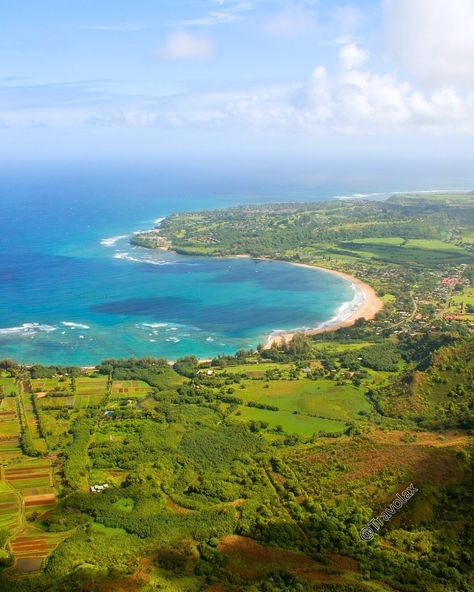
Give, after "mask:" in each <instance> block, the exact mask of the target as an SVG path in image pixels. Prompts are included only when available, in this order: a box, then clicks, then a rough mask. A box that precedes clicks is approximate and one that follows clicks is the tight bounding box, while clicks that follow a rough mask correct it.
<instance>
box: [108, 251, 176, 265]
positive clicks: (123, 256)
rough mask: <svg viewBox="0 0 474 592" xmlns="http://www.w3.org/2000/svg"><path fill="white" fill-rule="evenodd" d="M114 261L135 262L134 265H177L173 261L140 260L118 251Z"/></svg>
mask: <svg viewBox="0 0 474 592" xmlns="http://www.w3.org/2000/svg"><path fill="white" fill-rule="evenodd" d="M114 259H123V260H125V261H133V262H134V263H148V265H176V264H175V263H174V262H172V261H164V260H163V259H140V258H139V257H133V256H132V255H130V253H127V252H124V251H117V252H116V253H115V254H114Z"/></svg>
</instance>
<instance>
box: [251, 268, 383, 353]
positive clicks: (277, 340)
mask: <svg viewBox="0 0 474 592" xmlns="http://www.w3.org/2000/svg"><path fill="white" fill-rule="evenodd" d="M262 260H264V261H275V259H262ZM280 262H281V263H289V264H290V265H295V266H298V267H305V268H307V269H317V270H318V271H325V272H327V273H331V274H333V275H337V276H339V277H340V278H343V279H345V280H347V281H349V282H350V283H351V284H352V286H353V287H354V292H355V293H354V298H353V299H352V300H351V301H349V302H345V303H343V304H342V305H341V306H340V307H339V309H338V311H337V312H336V315H335V316H334V317H332V318H331V319H329V320H328V321H323V322H322V323H320V324H319V325H318V326H317V327H312V328H309V329H301V330H298V329H294V330H288V331H273V332H272V333H270V335H269V336H268V337H267V340H266V342H265V345H264V349H270V348H271V347H272V346H274V345H280V344H281V343H282V341H286V342H288V341H291V339H293V337H294V336H295V335H296V334H298V333H299V334H301V333H302V334H303V335H319V334H321V333H332V332H333V331H337V330H338V329H342V328H344V327H351V326H352V325H354V323H355V322H356V321H357V320H358V319H360V318H363V319H365V320H366V321H371V320H372V319H373V318H374V317H375V315H376V314H377V313H378V312H379V311H380V310H382V308H383V301H382V300H381V299H380V298H379V297H378V296H377V294H376V293H375V290H374V289H373V288H372V286H370V285H369V284H367V283H365V282H363V281H362V280H360V279H359V278H356V277H355V276H352V275H350V274H348V273H345V272H343V271H336V270H334V269H327V268H325V267H319V266H317V265H310V264H309V263H293V262H291V261H280ZM358 298H361V301H360V303H357V308H355V309H354V310H351V311H350V312H349V314H348V315H347V316H344V315H343V314H341V310H342V309H344V308H345V307H348V306H350V305H351V304H352V303H354V302H355V301H356V300H357V299H358Z"/></svg>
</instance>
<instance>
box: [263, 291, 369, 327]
mask: <svg viewBox="0 0 474 592" xmlns="http://www.w3.org/2000/svg"><path fill="white" fill-rule="evenodd" d="M351 288H352V289H353V290H354V298H353V299H352V300H349V301H348V302H344V303H343V304H341V306H340V307H339V308H338V309H337V311H336V314H335V315H334V316H333V317H332V318H330V319H328V320H327V321H324V322H322V323H319V324H317V325H316V326H312V327H297V328H295V329H274V330H273V331H272V332H271V333H270V337H278V336H279V335H284V334H286V333H297V332H299V331H308V330H313V329H325V328H327V327H331V326H333V325H338V324H339V323H343V322H344V321H346V320H347V319H348V318H349V317H351V316H352V315H353V314H354V313H355V312H357V311H358V310H359V308H360V307H361V306H362V304H363V303H364V302H365V300H366V294H365V292H364V291H363V290H361V289H360V288H359V286H357V285H356V284H355V283H353V282H351Z"/></svg>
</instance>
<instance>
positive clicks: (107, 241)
mask: <svg viewBox="0 0 474 592" xmlns="http://www.w3.org/2000/svg"><path fill="white" fill-rule="evenodd" d="M127 237H128V235H127V234H121V235H120V236H112V237H110V238H103V239H102V240H101V241H100V244H101V245H104V247H114V246H115V245H116V244H117V243H118V241H119V240H122V239H124V238H127Z"/></svg>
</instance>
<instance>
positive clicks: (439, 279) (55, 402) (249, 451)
mask: <svg viewBox="0 0 474 592" xmlns="http://www.w3.org/2000/svg"><path fill="white" fill-rule="evenodd" d="M472 200H473V198H472V196H469V195H464V196H436V195H431V196H430V198H429V199H420V198H414V197H412V196H398V197H397V198H393V199H391V200H389V201H388V202H383V203H382V202H380V203H379V202H377V203H366V202H351V203H340V202H331V203H328V204H322V205H321V204H319V205H317V206H315V205H314V204H307V205H299V204H295V205H290V206H288V205H283V206H282V205H278V206H259V207H257V208H238V209H235V210H224V211H218V212H211V213H207V212H199V213H194V214H179V215H176V216H172V217H170V218H168V219H167V220H165V221H164V222H163V225H162V227H161V229H160V231H159V233H158V234H156V231H155V233H152V234H151V235H148V236H147V235H145V236H142V237H139V239H138V240H141V241H145V242H146V241H149V246H164V244H163V241H168V242H169V244H171V243H172V245H173V247H176V248H179V249H181V250H184V251H186V252H199V253H206V254H222V253H224V252H226V253H250V254H253V255H258V256H262V255H264V256H271V257H276V256H278V257H282V258H287V259H291V260H304V261H307V262H311V263H319V264H324V265H326V266H328V267H332V268H335V269H343V270H346V271H352V272H354V273H356V274H358V275H359V276H360V277H362V278H364V279H366V280H367V281H369V282H371V283H372V284H373V285H374V286H375V287H376V289H377V290H378V292H379V294H380V296H381V297H383V299H384V302H385V307H384V310H383V311H381V313H379V315H378V316H377V318H376V319H375V320H374V321H370V322H366V321H359V322H357V323H356V324H355V325H354V326H353V327H350V328H345V329H340V330H338V331H336V332H333V333H327V334H321V335H315V336H312V337H310V336H308V335H297V336H295V338H294V339H293V340H292V341H291V342H289V343H280V344H275V345H274V346H272V347H271V348H270V349H263V348H262V347H259V348H258V349H257V351H245V350H241V351H239V352H237V353H236V355H235V356H219V357H217V358H216V359H214V360H212V361H210V362H205V363H200V362H199V361H198V360H197V359H196V358H194V357H192V356H190V357H185V358H182V359H179V360H177V361H176V362H175V363H174V364H173V366H171V365H170V364H169V363H168V362H167V361H165V360H158V359H153V358H144V359H130V360H114V359H108V360H104V361H103V362H102V363H101V364H99V365H98V366H97V367H96V368H95V369H94V370H81V369H78V368H62V367H56V366H54V367H49V368H45V367H42V366H40V365H35V366H33V367H29V368H27V367H23V366H19V365H17V364H16V363H15V362H13V361H9V360H5V361H3V362H0V462H1V464H2V465H3V466H2V472H1V475H0V477H1V478H0V569H1V570H2V571H1V575H0V591H5V592H6V591H8V592H10V591H18V592H33V591H34V592H42V591H44V592H46V591H58V592H59V591H65V592H66V591H70V590H71V591H74V590H77V591H78V592H85V591H87V592H93V591H97V592H101V591H103V592H107V591H110V590H117V591H122V590H132V591H142V592H150V591H151V590H167V591H170V592H171V591H178V592H184V591H186V592H194V591H196V592H197V591H200V590H209V591H211V592H218V591H220V590H226V591H227V590H229V591H231V592H232V591H234V592H239V591H241V590H250V591H252V592H256V591H262V592H272V591H295V592H299V591H317V592H336V591H337V592H369V591H372V592H374V591H376V592H389V591H392V592H394V591H402V592H415V591H416V592H418V591H421V592H455V591H456V592H470V591H473V590H474V585H473V582H474V573H473V565H474V528H473V527H474V490H473V482H474V480H473V473H474V456H473V452H474V448H473V445H472V444H473V441H472V434H473V430H474V397H473V393H474V335H473V333H472V326H473V325H472V323H473V319H472V317H471V316H470V315H471V314H472V313H471V312H469V309H468V307H467V305H468V304H469V299H470V298H472V290H473V289H474V272H473V267H472V246H471V245H472V243H473V240H474V239H473V237H474V232H473V229H472V225H473V224H474V216H473V206H472ZM410 484H413V486H414V487H415V488H416V490H417V491H416V494H415V495H414V496H413V497H412V498H410V499H409V500H408V501H406V503H404V504H401V505H400V507H398V508H397V509H396V511H393V512H392V513H391V514H390V513H389V519H387V520H384V521H383V524H382V526H380V527H379V528H378V529H376V530H375V531H374V532H373V538H371V540H369V541H367V540H362V538H361V535H360V532H361V529H363V528H365V527H366V526H367V525H368V524H369V523H371V521H372V520H373V519H374V518H376V517H378V516H380V515H382V514H383V513H384V511H386V509H387V508H390V506H391V504H392V505H393V504H394V503H395V502H394V500H397V499H399V498H397V494H401V493H402V492H403V491H404V490H405V489H406V488H407V487H409V486H410ZM30 572H31V573H30ZM25 574H26V575H25Z"/></svg>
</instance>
